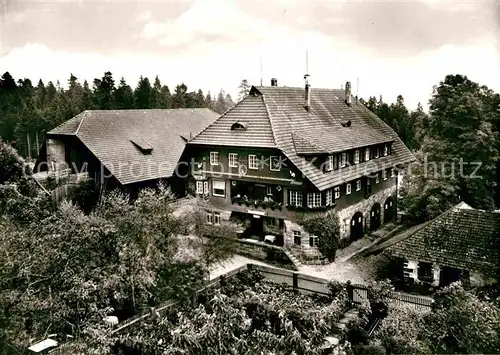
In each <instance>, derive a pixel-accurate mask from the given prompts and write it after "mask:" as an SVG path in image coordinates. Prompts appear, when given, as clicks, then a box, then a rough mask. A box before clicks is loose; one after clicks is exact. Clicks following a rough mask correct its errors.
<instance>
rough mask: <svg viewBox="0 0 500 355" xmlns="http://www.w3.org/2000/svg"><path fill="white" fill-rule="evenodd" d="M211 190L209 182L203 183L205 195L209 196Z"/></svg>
mask: <svg viewBox="0 0 500 355" xmlns="http://www.w3.org/2000/svg"><path fill="white" fill-rule="evenodd" d="M209 193H210V190H209V189H208V181H203V194H204V195H208V194H209Z"/></svg>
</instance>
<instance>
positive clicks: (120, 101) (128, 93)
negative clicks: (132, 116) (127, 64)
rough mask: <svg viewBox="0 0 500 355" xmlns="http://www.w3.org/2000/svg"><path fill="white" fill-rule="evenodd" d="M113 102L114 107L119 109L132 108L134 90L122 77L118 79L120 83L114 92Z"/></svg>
mask: <svg viewBox="0 0 500 355" xmlns="http://www.w3.org/2000/svg"><path fill="white" fill-rule="evenodd" d="M114 102H115V105H116V108H118V109H120V110H129V109H132V108H134V92H133V91H132V88H131V87H130V86H129V85H128V84H127V82H126V81H125V79H124V78H123V77H122V78H121V79H120V84H119V85H118V88H116V90H115V92H114Z"/></svg>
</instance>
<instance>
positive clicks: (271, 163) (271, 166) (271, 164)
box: [269, 155, 281, 171]
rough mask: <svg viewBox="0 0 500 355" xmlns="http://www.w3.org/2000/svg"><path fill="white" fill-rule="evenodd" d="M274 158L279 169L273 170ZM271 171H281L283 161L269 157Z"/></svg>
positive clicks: (273, 156)
mask: <svg viewBox="0 0 500 355" xmlns="http://www.w3.org/2000/svg"><path fill="white" fill-rule="evenodd" d="M273 158H275V159H276V160H277V161H278V168H277V169H273ZM269 170H271V171H281V160H280V157H279V156H276V155H271V156H270V157H269Z"/></svg>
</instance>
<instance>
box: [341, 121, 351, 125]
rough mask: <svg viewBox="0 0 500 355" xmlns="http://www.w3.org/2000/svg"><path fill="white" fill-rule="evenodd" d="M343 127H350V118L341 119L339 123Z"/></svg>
mask: <svg viewBox="0 0 500 355" xmlns="http://www.w3.org/2000/svg"><path fill="white" fill-rule="evenodd" d="M340 124H341V125H342V126H343V127H351V120H347V121H342V122H341V123H340Z"/></svg>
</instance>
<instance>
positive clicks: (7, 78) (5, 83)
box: [0, 71, 17, 91]
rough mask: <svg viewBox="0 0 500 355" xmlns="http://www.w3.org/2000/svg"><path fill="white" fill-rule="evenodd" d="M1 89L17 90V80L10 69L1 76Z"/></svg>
mask: <svg viewBox="0 0 500 355" xmlns="http://www.w3.org/2000/svg"><path fill="white" fill-rule="evenodd" d="M0 89H1V90H5V91H15V90H16V89H17V85H16V81H15V80H14V78H13V77H12V75H10V73H9V72H8V71H6V72H5V73H4V74H3V75H2V77H1V78H0Z"/></svg>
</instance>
